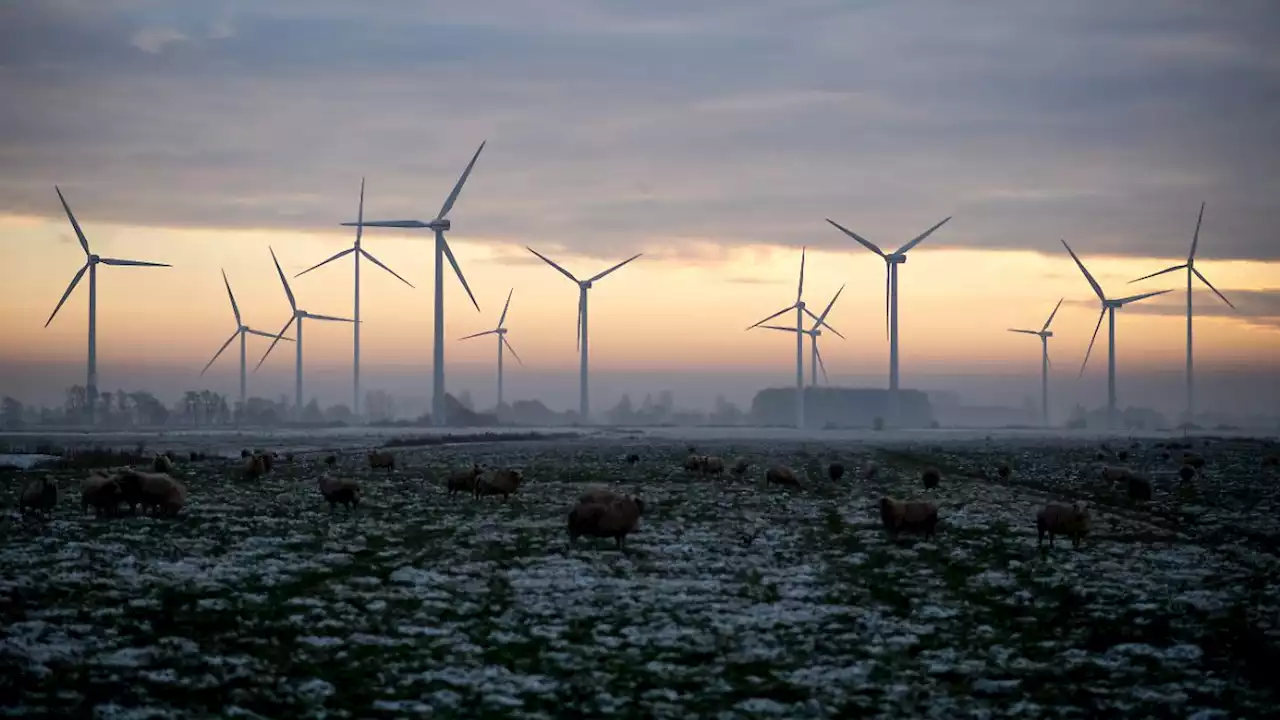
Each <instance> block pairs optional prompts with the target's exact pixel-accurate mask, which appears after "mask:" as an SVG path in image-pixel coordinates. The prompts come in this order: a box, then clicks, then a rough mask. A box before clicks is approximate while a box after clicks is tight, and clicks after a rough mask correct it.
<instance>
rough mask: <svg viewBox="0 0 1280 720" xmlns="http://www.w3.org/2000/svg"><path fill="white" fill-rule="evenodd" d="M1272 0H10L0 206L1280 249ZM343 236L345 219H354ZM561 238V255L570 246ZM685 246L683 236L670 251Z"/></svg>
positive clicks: (668, 232) (218, 218)
mask: <svg viewBox="0 0 1280 720" xmlns="http://www.w3.org/2000/svg"><path fill="white" fill-rule="evenodd" d="M1277 45H1280V13H1277V12H1275V11H1274V6H1273V5H1272V4H1270V3H1267V2H1251V3H1249V2H1241V3H1232V4H1231V5H1230V6H1218V5H1211V4H1204V3H1193V2H1190V0H1187V1H1185V2H1156V1H1155V0H1151V1H1149V2H1136V3H1126V4H1123V5H1115V4H1112V5H1102V4H1088V5H1085V4H1075V3H1056V4H1045V5H1027V4H1024V3H1014V2H997V3H995V4H988V5H984V6H982V7H981V8H974V7H965V6H959V5H953V4H949V3H927V4H911V5H907V4H901V3H884V2H864V3H856V4H849V3H842V2H834V0H832V1H817V0H805V1H800V0H797V1H796V2H793V3H786V4H785V6H784V5H779V4H776V3H765V2H763V1H762V0H745V1H742V2H733V3H729V2H723V3H698V4H696V6H686V4H682V3H676V2H667V1H664V2H657V3H654V2H646V3H641V2H639V1H638V0H634V1H633V0H628V1H625V2H620V3H609V4H607V5H606V4H599V3H590V2H586V1H585V0H550V1H549V2H547V3H539V4H538V5H537V7H536V8H532V7H530V6H527V5H525V4H523V3H515V2H510V1H502V0H499V1H496V2H489V3H477V4H457V5H455V6H452V7H450V6H444V7H438V6H432V7H429V8H427V7H425V6H423V5H421V4H420V3H416V2H409V1H408V0H392V1H391V2H383V3H378V4H376V5H375V4H361V3H347V2H337V0H314V1H312V0H307V1H305V2H304V1H302V0H285V1H282V2H275V3H250V2H232V1H231V0H211V1H210V2H204V3H181V4H179V3H170V2H160V1H159V0H102V1H94V2H89V0H48V1H47V2H40V3H25V2H19V3H14V2H4V0H0V93H2V94H3V96H4V97H5V98H6V102H5V103H4V104H3V105H0V164H2V165H3V167H4V170H5V172H4V173H3V174H2V175H0V211H10V212H24V213H35V214H40V215H49V216H52V215H56V214H57V212H58V210H59V208H58V205H57V202H56V197H55V196H54V195H53V192H52V188H51V185H52V184H53V183H54V182H58V183H61V184H62V185H63V187H64V189H65V190H66V191H67V192H68V195H69V197H70V199H71V201H72V202H73V204H74V207H76V208H77V212H78V213H79V214H80V215H81V216H82V219H83V221H84V223H85V224H86V225H87V226H91V225H92V223H93V222H94V221H98V222H103V221H125V222H138V223H152V224H164V225H202V226H218V227H288V228H299V229H306V230H316V229H325V228H331V227H334V226H335V225H336V223H338V222H341V221H344V220H349V219H351V215H352V214H353V213H354V209H355V208H354V205H355V195H356V190H357V187H358V184H359V178H360V176H361V175H367V176H368V178H369V199H368V205H367V207H366V212H367V213H368V214H369V215H370V216H375V215H377V216H388V217H396V218H403V217H415V216H416V217H419V218H422V219H426V218H428V217H430V216H433V215H434V214H435V212H436V211H437V210H438V208H439V207H440V204H441V202H442V201H443V199H444V197H445V196H446V195H447V194H448V191H449V188H450V186H451V185H452V184H453V182H454V181H455V180H456V178H457V175H458V173H459V172H460V171H461V169H462V167H463V166H464V165H465V163H466V160H467V159H468V157H469V155H470V154H471V153H472V152H473V151H474V148H475V146H476V145H478V144H479V142H480V140H482V139H486V138H487V139H488V140H489V143H490V144H489V146H488V148H487V149H486V150H485V153H484V155H483V156H482V157H481V159H480V162H479V164H478V166H477V168H476V171H475V174H474V175H473V176H472V179H471V180H470V182H469V183H468V186H467V189H466V191H465V192H464V194H463V197H462V198H461V199H460V200H459V202H458V205H457V208H456V210H455V211H454V213H453V215H452V218H453V219H454V221H455V223H456V224H457V227H458V232H461V233H466V234H474V235H479V236H485V237H493V238H501V239H508V240H511V241H519V242H522V243H523V242H529V243H533V244H535V245H537V244H539V243H541V244H548V243H552V242H553V243H557V244H560V245H561V246H564V247H569V248H572V249H573V250H574V251H575V252H578V253H583V254H590V255H593V256H597V257H599V258H601V259H602V260H607V259H608V258H612V257H615V256H625V255H626V254H627V253H628V252H629V251H630V250H631V248H633V247H643V248H645V249H650V248H651V247H652V246H656V245H665V247H666V249H667V251H675V252H679V251H680V248H679V247H676V246H675V245H674V244H673V243H671V242H670V241H669V240H665V239H664V238H670V237H689V238H692V237H696V238H699V239H700V240H699V241H700V242H715V243H720V244H724V245H731V244H749V243H756V242H782V243H788V244H793V245H800V244H808V245H810V246H814V247H825V248H845V247H848V241H847V240H846V239H845V238H843V237H842V236H841V235H840V234H839V233H838V232H837V231H835V230H834V229H833V228H830V227H829V226H827V225H826V223H824V222H823V218H825V217H831V218H833V219H835V220H837V221H838V222H840V223H842V224H844V225H846V226H848V227H850V228H852V229H854V230H855V231H857V232H859V233H861V234H864V235H865V236H867V237H869V238H870V239H872V240H874V241H876V242H880V243H882V244H884V245H888V246H892V247H896V246H897V245H898V244H900V243H902V242H905V241H906V240H908V239H910V238H911V237H913V236H914V235H916V234H918V233H919V232H920V231H922V230H923V229H924V228H926V227H928V226H929V225H931V224H932V223H934V222H936V221H937V220H939V219H941V218H942V217H945V216H947V215H954V216H955V220H954V221H953V222H952V223H950V224H949V225H948V226H946V227H945V228H943V229H942V230H940V231H939V232H938V233H937V234H936V235H935V236H934V237H932V238H930V239H929V241H928V244H929V245H932V246H945V245H952V246H969V247H1017V248H1028V249H1034V250H1043V251H1046V252H1051V253H1056V252H1058V250H1059V249H1060V246H1058V244H1057V238H1058V237H1067V238H1068V239H1070V240H1071V241H1072V242H1073V247H1075V248H1076V249H1077V251H1078V252H1081V253H1083V254H1087V255H1092V254H1101V253H1106V254H1140V255H1160V256H1165V257H1177V256H1179V255H1182V254H1184V253H1185V252H1186V249H1185V248H1186V245H1187V243H1188V242H1189V240H1190V236H1191V232H1192V229H1193V227H1194V223H1195V213H1196V210H1197V209H1198V206H1199V203H1200V202H1201V201H1202V200H1204V201H1207V202H1208V210H1207V212H1206V216H1205V226H1204V230H1203V233H1202V240H1203V245H1202V248H1203V253H1204V255H1205V256H1206V257H1212V258H1265V259H1277V258H1280V243H1276V242H1275V239H1274V230H1273V228H1274V227H1276V226H1277V225H1280V210H1278V209H1277V207H1278V206H1277V205H1276V204H1275V202H1274V199H1275V197H1277V196H1278V194H1280V180H1277V178H1280V153H1278V152H1277V150H1276V149H1275V146H1274V128H1275V127H1277V126H1280V59H1278V58H1280V56H1277V55H1276V53H1275V52H1274V50H1273V48H1274V47H1276V46H1277ZM335 232H337V230H336V228H335ZM553 247H554V246H553ZM655 249H656V248H655Z"/></svg>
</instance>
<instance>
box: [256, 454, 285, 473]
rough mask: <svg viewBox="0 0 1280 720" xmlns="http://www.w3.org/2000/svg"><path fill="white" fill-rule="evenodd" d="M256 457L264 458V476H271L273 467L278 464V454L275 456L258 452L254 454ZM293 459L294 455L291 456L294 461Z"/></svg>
mask: <svg viewBox="0 0 1280 720" xmlns="http://www.w3.org/2000/svg"><path fill="white" fill-rule="evenodd" d="M254 455H257V456H258V457H260V458H262V472H263V474H264V475H265V474H269V473H270V472H271V470H272V468H273V467H275V464H276V454H275V453H266V452H262V451H258V452H256V453H254ZM292 459H293V456H292V454H290V460H292Z"/></svg>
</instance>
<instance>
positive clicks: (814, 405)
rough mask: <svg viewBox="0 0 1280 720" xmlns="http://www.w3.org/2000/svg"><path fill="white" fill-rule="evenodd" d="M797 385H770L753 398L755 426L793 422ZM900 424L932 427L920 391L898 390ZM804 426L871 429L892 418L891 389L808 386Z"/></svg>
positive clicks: (926, 398)
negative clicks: (777, 386)
mask: <svg viewBox="0 0 1280 720" xmlns="http://www.w3.org/2000/svg"><path fill="white" fill-rule="evenodd" d="M795 397H796V391H795V388H767V389H765V390H761V391H760V392H758V393H756V396H755V398H754V399H752V401H751V422H752V423H753V424H756V425H794V424H795V421H796V405H795V402H796V401H795ZM898 398H899V410H900V416H899V421H898V425H899V426H900V427H921V428H924V427H929V426H930V425H931V424H932V423H933V408H932V406H931V405H930V404H929V396H928V395H926V394H925V393H923V392H921V391H919V390H899V391H898ZM804 414H805V425H806V426H807V427H810V428H827V427H830V428H869V427H874V426H875V424H876V420H877V419H882V420H883V421H885V422H888V421H889V391H888V390H873V389H869V388H837V387H822V386H819V387H806V388H805V389H804Z"/></svg>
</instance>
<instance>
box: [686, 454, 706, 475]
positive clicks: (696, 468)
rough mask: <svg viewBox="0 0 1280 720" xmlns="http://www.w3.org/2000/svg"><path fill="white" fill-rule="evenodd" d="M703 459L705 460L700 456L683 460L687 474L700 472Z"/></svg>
mask: <svg viewBox="0 0 1280 720" xmlns="http://www.w3.org/2000/svg"><path fill="white" fill-rule="evenodd" d="M704 459H705V458H703V457H702V456H701V455H690V456H689V457H687V458H685V459H684V469H685V470H686V471H687V472H701V471H702V461H703V460H704Z"/></svg>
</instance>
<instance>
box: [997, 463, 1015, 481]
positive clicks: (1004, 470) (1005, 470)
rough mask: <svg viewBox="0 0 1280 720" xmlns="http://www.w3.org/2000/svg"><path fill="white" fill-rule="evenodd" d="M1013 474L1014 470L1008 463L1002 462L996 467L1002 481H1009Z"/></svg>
mask: <svg viewBox="0 0 1280 720" xmlns="http://www.w3.org/2000/svg"><path fill="white" fill-rule="evenodd" d="M1012 473H1013V468H1010V467H1009V463H1007V462H1001V463H1000V464H999V465H997V466H996V475H999V476H1000V479H1001V480H1008V479H1009V475H1010V474H1012Z"/></svg>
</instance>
